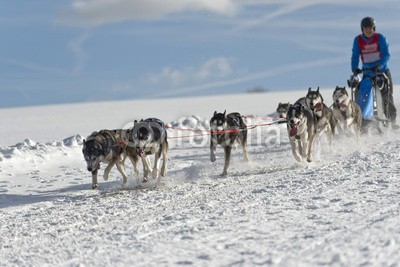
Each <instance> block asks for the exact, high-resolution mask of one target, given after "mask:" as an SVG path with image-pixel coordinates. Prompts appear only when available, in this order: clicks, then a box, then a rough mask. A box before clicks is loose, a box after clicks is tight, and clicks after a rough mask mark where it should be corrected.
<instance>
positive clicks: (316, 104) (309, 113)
mask: <svg viewBox="0 0 400 267" xmlns="http://www.w3.org/2000/svg"><path fill="white" fill-rule="evenodd" d="M332 98H333V105H332V108H329V107H328V106H327V105H326V104H325V103H324V98H323V97H322V95H321V93H320V92H319V87H318V89H317V90H316V91H313V90H311V88H309V89H308V92H307V95H306V96H305V97H302V98H300V99H299V100H297V101H296V102H295V103H294V104H293V105H292V104H290V103H286V104H282V103H279V105H278V108H277V113H278V115H279V116H280V117H282V118H286V120H287V130H288V134H289V140H290V145H291V148H292V154H293V156H294V158H295V159H296V160H297V161H299V162H301V161H302V160H303V159H306V160H307V161H308V162H311V161H312V146H313V144H314V142H315V140H316V138H318V137H319V136H321V135H322V134H323V133H325V134H326V135H327V138H328V141H329V144H331V142H332V140H333V137H334V134H335V128H336V127H337V128H338V130H339V131H340V132H341V133H343V134H345V135H350V136H354V137H355V138H356V139H358V137H359V136H360V134H361V123H362V114H361V108H360V107H359V106H358V104H357V103H355V102H353V101H352V100H351V99H350V97H349V95H348V93H347V91H346V88H345V87H338V86H336V88H335V90H334V92H333V96H332ZM285 111H287V112H285Z"/></svg>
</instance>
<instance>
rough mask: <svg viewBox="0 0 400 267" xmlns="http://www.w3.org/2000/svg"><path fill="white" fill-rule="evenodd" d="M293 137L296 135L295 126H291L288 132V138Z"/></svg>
mask: <svg viewBox="0 0 400 267" xmlns="http://www.w3.org/2000/svg"><path fill="white" fill-rule="evenodd" d="M295 135H297V125H292V128H291V129H290V131H289V136H290V137H292V136H295Z"/></svg>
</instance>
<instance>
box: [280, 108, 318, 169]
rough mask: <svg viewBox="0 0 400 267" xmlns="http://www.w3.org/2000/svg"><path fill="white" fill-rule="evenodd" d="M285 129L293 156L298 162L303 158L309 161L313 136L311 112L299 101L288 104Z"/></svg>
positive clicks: (312, 116)
mask: <svg viewBox="0 0 400 267" xmlns="http://www.w3.org/2000/svg"><path fill="white" fill-rule="evenodd" d="M287 131H288V135H289V140H290V145H291V148H292V154H293V156H294V158H295V159H296V160H297V161H299V162H301V161H302V160H303V158H305V159H307V161H308V162H311V161H312V156H311V153H312V145H313V142H314V138H315V122H314V115H313V113H312V112H311V111H310V110H309V109H308V108H307V107H305V106H303V105H302V104H300V103H299V102H296V103H294V104H293V105H290V106H289V110H288V113H287ZM296 143H297V145H296Z"/></svg>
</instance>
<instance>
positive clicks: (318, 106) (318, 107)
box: [314, 103, 322, 109]
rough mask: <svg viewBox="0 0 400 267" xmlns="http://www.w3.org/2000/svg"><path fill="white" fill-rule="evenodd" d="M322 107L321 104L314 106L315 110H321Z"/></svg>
mask: <svg viewBox="0 0 400 267" xmlns="http://www.w3.org/2000/svg"><path fill="white" fill-rule="evenodd" d="M321 107H322V104H321V103H317V104H316V105H315V106H314V109H320V108H321Z"/></svg>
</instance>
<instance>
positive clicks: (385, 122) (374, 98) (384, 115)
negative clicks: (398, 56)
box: [347, 69, 391, 131]
mask: <svg viewBox="0 0 400 267" xmlns="http://www.w3.org/2000/svg"><path fill="white" fill-rule="evenodd" d="M389 82H390V81H389V78H388V76H387V75H386V73H384V72H375V71H373V70H372V69H363V70H362V76H361V73H360V74H353V75H351V76H350V78H349V80H347V84H348V86H349V87H350V88H351V98H352V100H353V101H355V102H356V103H358V104H359V106H360V107H361V110H362V114H363V120H371V121H373V122H375V124H376V126H377V128H378V131H380V127H379V126H380V125H382V126H384V127H388V126H389V124H390V122H391V121H390V107H389V93H390V84H389Z"/></svg>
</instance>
